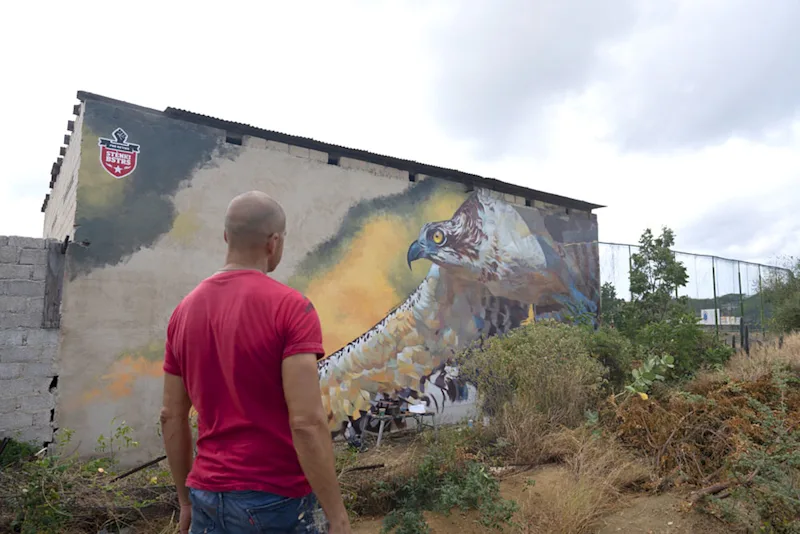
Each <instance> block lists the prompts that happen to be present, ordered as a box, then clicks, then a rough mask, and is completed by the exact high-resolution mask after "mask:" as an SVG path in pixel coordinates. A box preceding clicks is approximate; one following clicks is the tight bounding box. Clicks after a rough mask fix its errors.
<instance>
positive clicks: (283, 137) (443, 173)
mask: <svg viewBox="0 0 800 534" xmlns="http://www.w3.org/2000/svg"><path fill="white" fill-rule="evenodd" d="M77 97H78V99H79V100H80V101H81V102H85V101H86V100H95V101H99V102H105V103H107V104H112V105H121V106H126V107H131V108H134V109H138V110H140V111H145V112H148V113H159V114H163V115H166V116H167V117H170V118H173V119H177V120H183V121H186V122H192V123H195V124H200V125H204V126H209V127H212V128H217V129H219V130H224V131H226V132H230V133H236V134H239V135H248V136H252V137H258V138H261V139H266V140H268V141H275V142H279V143H286V144H289V145H294V146H298V147H302V148H309V149H312V150H319V151H321V152H327V153H328V154H330V155H332V156H333V157H348V158H353V159H358V160H361V161H366V162H369V163H375V164H377V165H383V166H384V167H391V168H393V169H398V170H402V171H407V172H409V173H410V174H424V175H427V176H431V177H434V178H441V179H444V180H450V181H454V182H460V183H463V184H465V185H467V186H468V187H471V188H475V187H482V188H486V189H491V190H494V191H497V192H499V193H505V194H509V195H514V196H519V197H523V198H525V199H526V200H529V201H536V200H538V201H540V202H547V203H549V204H555V205H557V206H561V207H564V208H572V209H577V210H583V211H588V212H591V211H592V210H596V209H600V208H604V207H606V206H603V205H600V204H593V203H591V202H585V201H583V200H577V199H574V198H569V197H565V196H562V195H556V194H553V193H546V192H544V191H539V190H536V189H531V188H528V187H523V186H521V185H516V184H512V183H509V182H503V181H501V180H497V179H495V178H487V177H483V176H479V175H477V174H471V173H466V172H463V171H459V170H456V169H448V168H445V167H437V166H435V165H429V164H426V163H419V162H417V161H412V160H406V159H402V158H396V157H393V156H385V155H381V154H376V153H373V152H369V151H367V150H361V149H357V148H348V147H344V146H340V145H334V144H331V143H325V142H323V141H317V140H316V139H311V138H308V137H300V136H296V135H290V134H285V133H282V132H276V131H274V130H266V129H263V128H258V127H256V126H251V125H249V124H243V123H239V122H233V121H227V120H224V119H219V118H216V117H211V116H209V115H203V114H201V113H195V112H193V111H187V110H183V109H179V108H174V107H171V106H169V107H167V108H166V109H165V110H164V111H159V110H157V109H153V108H148V107H144V106H139V105H137V104H131V103H130V102H125V101H123V100H117V99H114V98H109V97H106V96H102V95H98V94H95V93H90V92H88V91H78V94H77Z"/></svg>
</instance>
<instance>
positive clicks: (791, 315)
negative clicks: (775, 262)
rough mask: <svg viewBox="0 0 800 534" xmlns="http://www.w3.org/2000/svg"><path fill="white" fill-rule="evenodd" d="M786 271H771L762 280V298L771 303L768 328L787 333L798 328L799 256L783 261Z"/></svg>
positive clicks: (799, 296)
mask: <svg viewBox="0 0 800 534" xmlns="http://www.w3.org/2000/svg"><path fill="white" fill-rule="evenodd" d="M784 264H785V266H786V268H787V270H786V271H773V272H772V273H771V274H770V275H769V276H767V277H766V280H765V281H764V282H765V283H764V300H765V301H766V302H767V303H769V304H772V306H773V312H772V318H771V319H770V321H769V326H770V329H772V330H774V331H776V332H780V333H789V332H794V331H797V330H800V258H788V259H786V260H785V261H784Z"/></svg>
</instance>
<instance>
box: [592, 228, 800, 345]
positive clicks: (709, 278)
mask: <svg viewBox="0 0 800 534" xmlns="http://www.w3.org/2000/svg"><path fill="white" fill-rule="evenodd" d="M638 251H639V247H638V246H637V245H625V244H619V243H603V242H601V243H600V244H599V251H598V252H599V257H600V285H601V286H602V285H603V284H606V283H610V284H612V285H613V286H614V288H615V289H616V297H617V298H621V299H625V300H630V299H631V292H630V282H629V275H630V270H631V258H632V256H633V255H634V254H636V253H637V252H638ZM674 252H675V257H676V259H677V260H678V261H680V262H681V263H683V265H684V267H686V271H687V274H688V275H689V282H688V283H687V285H686V286H684V287H682V288H680V289H679V290H678V296H682V297H688V301H689V305H690V307H691V308H692V309H693V310H694V311H695V312H696V313H697V318H698V321H700V323H701V324H703V325H704V326H706V327H707V328H710V329H713V330H715V331H716V332H719V333H720V334H725V333H735V332H740V331H741V330H742V328H743V326H745V325H746V326H747V328H748V330H749V332H751V335H752V334H755V333H761V334H762V335H763V333H764V332H765V330H766V326H767V323H768V320H769V318H770V317H771V313H772V309H771V307H770V305H769V303H767V302H765V300H764V293H763V289H764V287H766V286H767V285H768V284H769V282H770V281H771V280H773V279H774V278H782V277H787V276H790V273H789V271H788V270H786V269H782V268H780V267H775V266H770V265H762V264H758V263H750V262H746V261H739V260H731V259H726V258H719V257H716V256H704V255H701V254H690V253H685V252H677V251H674ZM600 305H601V308H602V305H603V303H602V301H601V303H600Z"/></svg>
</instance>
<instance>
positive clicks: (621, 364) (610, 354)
mask: <svg viewBox="0 0 800 534" xmlns="http://www.w3.org/2000/svg"><path fill="white" fill-rule="evenodd" d="M586 343H587V347H588V350H589V353H590V354H591V355H592V356H593V357H595V358H596V359H597V360H598V361H600V363H602V364H603V365H604V366H605V367H606V368H607V369H608V380H609V382H610V383H611V384H612V385H613V386H614V387H615V388H616V389H620V388H622V386H623V385H624V384H625V381H626V380H627V379H628V376H629V374H630V372H631V370H632V369H633V362H634V361H635V360H636V359H637V357H638V356H637V353H638V349H637V347H636V346H635V345H634V344H633V343H631V341H630V340H629V339H628V338H627V337H625V336H624V335H623V334H622V333H621V332H620V331H619V330H617V329H615V328H611V327H609V326H601V327H600V328H598V329H597V330H596V331H593V332H590V333H588V335H587V336H586Z"/></svg>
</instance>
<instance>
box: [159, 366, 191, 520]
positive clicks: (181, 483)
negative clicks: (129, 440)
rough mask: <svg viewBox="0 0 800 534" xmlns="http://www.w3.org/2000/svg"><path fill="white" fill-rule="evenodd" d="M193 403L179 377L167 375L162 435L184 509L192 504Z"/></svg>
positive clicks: (162, 414)
mask: <svg viewBox="0 0 800 534" xmlns="http://www.w3.org/2000/svg"><path fill="white" fill-rule="evenodd" d="M191 407H192V402H191V401H190V400H189V395H188V394H187V393H186V388H185V387H184V386H183V380H182V379H181V377H179V376H175V375H173V374H169V373H164V402H163V406H162V408H161V433H162V434H163V436H164V448H165V449H166V452H167V461H168V462H169V468H170V470H171V471H172V479H173V480H174V481H175V488H176V489H177V490H178V501H179V502H180V504H181V506H187V505H190V501H189V490H188V489H187V488H186V477H187V476H188V475H189V471H190V470H191V468H192V430H191V428H190V427H189V410H190V409H191Z"/></svg>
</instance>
